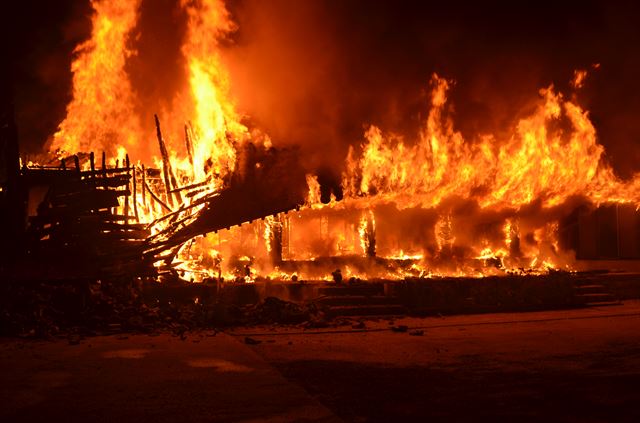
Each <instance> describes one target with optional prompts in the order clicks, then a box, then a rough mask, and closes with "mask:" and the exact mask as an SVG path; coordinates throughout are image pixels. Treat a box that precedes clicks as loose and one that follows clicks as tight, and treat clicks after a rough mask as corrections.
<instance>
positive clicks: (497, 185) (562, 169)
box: [344, 75, 637, 209]
mask: <svg viewBox="0 0 640 423" xmlns="http://www.w3.org/2000/svg"><path fill="white" fill-rule="evenodd" d="M431 84H432V100H431V109H430V111H429V115H428V118H427V120H426V122H425V124H424V126H423V129H422V131H421V132H420V134H419V135H418V138H417V140H416V141H415V143H413V145H411V146H408V145H407V144H406V143H405V141H404V140H402V139H399V138H398V137H396V136H393V135H385V134H384V133H383V132H382V131H381V130H380V129H379V128H377V127H375V126H371V127H370V128H369V129H368V130H367V131H366V133H365V139H366V142H365V144H364V145H363V148H362V154H361V157H360V160H359V161H358V162H357V163H356V165H355V166H354V168H353V170H352V171H351V172H350V174H347V175H346V180H345V182H344V186H345V189H346V191H347V192H349V194H350V195H351V196H370V195H375V196H377V197H379V198H394V199H396V200H397V199H399V198H400V197H403V196H404V197H405V198H406V199H405V200H402V201H398V203H399V204H400V205H401V206H403V207H412V206H415V205H420V206H422V207H426V208H430V207H435V206H437V205H438V204H441V203H442V201H443V200H445V199H447V198H450V197H453V196H458V197H462V198H473V199H476V200H477V201H478V203H479V204H480V205H481V206H482V207H483V208H487V207H495V208H515V209H517V208H520V207H522V206H525V205H527V204H530V203H531V202H533V201H536V200H539V201H542V203H543V205H544V206H546V207H552V206H556V205H559V204H561V203H563V202H564V201H565V200H566V199H567V198H569V197H572V196H578V195H581V196H585V197H587V198H589V199H591V200H592V201H593V202H594V203H596V204H598V203H600V202H603V201H607V200H611V199H615V200H616V201H627V202H629V201H635V198H637V196H634V195H633V193H635V192H637V182H636V181H635V180H634V181H631V182H629V183H624V182H622V181H619V180H618V179H617V178H616V177H615V175H614V173H613V171H612V169H611V168H610V167H609V166H608V165H607V164H606V163H605V162H604V161H603V160H602V157H603V153H604V149H603V147H602V146H601V145H600V144H598V143H597V137H596V131H595V128H594V127H593V124H592V123H591V121H590V120H589V116H588V112H586V111H585V110H583V109H582V108H581V107H580V106H579V105H577V104H575V103H573V102H571V101H568V100H565V99H564V97H563V95H562V94H560V93H558V92H556V91H555V89H554V88H553V86H550V87H548V88H545V89H542V90H540V97H541V99H540V102H539V104H538V106H537V107H536V110H535V112H534V113H533V114H532V115H531V116H528V117H526V118H524V119H521V120H520V122H519V123H518V124H517V126H516V128H515V129H514V132H513V134H512V135H511V137H510V138H509V139H506V140H499V139H496V137H494V136H493V135H485V136H483V137H482V138H481V139H479V140H478V141H476V142H468V141H467V140H464V139H463V137H462V135H461V134H460V133H459V132H457V131H456V130H455V129H454V126H453V122H452V120H451V118H450V117H449V116H447V115H446V113H445V105H446V102H447V97H446V94H447V91H448V90H449V86H450V83H449V81H447V80H446V79H443V78H441V77H439V76H438V75H434V76H433V78H432V81H431ZM559 124H565V125H567V126H568V127H569V129H568V130H567V131H562V130H560V129H557V130H553V129H551V128H552V127H553V126H554V125H556V126H558V125H559ZM352 160H353V159H352ZM350 188H351V189H350ZM354 188H355V189H354Z"/></svg>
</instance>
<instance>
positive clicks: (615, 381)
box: [0, 302, 640, 423]
mask: <svg viewBox="0 0 640 423" xmlns="http://www.w3.org/2000/svg"><path fill="white" fill-rule="evenodd" d="M390 323H391V322H389V321H387V320H379V321H373V320H367V321H366V322H365V325H366V329H365V330H360V329H352V328H351V327H349V326H347V327H343V328H342V329H339V330H335V329H332V330H306V331H305V330H302V329H300V328H287V329H284V328H281V327H280V328H278V327H259V328H256V327H252V328H243V329H236V330H235V331H234V332H233V333H232V334H231V335H235V336H230V335H225V334H218V335H217V336H208V335H211V333H207V332H203V333H199V334H190V335H188V336H187V338H186V339H185V340H181V339H180V338H179V337H172V336H171V335H160V336H142V335H136V336H128V337H127V336H119V337H118V336H109V337H96V338H90V339H86V340H83V341H82V342H81V343H80V344H79V345H70V344H69V342H67V341H66V340H65V341H56V342H29V341H18V340H6V339H5V340H1V341H0V374H2V384H1V386H0V421H3V422H26V421H29V422H30V421H38V422H40V421H52V422H54V421H56V422H57V421H65V422H87V421H91V422H118V423H121V422H122V423H124V422H146V421H148V422H170V421H178V422H194V421H195V422H200V421H214V422H218V421H222V422H224V421H285V422H286V421H327V422H330V421H338V420H339V419H340V418H341V419H343V420H346V421H374V422H375V421H381V422H382V421H385V422H389V421H393V422H396V421H448V422H450V421H509V422H513V421H518V422H522V421H532V422H533V421H535V422H540V421H545V422H547V421H549V422H553V421H562V422H618V421H628V422H638V421H640V302H627V303H626V304H625V305H623V306H615V307H602V308H592V309H584V310H570V311H553V312H537V313H520V314H487V315H474V316H454V317H446V318H445V317H431V318H424V319H417V318H403V319H401V320H396V321H394V322H393V325H395V326H398V325H407V326H409V329H408V332H406V333H396V332H392V331H391V330H390V329H389V328H390V327H391V326H392V325H391V324H390ZM417 328H420V330H422V331H423V334H422V336H412V335H410V334H409V332H411V331H412V330H415V329H417ZM245 336H250V337H251V338H253V339H256V340H258V341H261V342H260V343H259V344H258V345H254V346H249V345H247V344H245V342H244V339H245ZM275 369H277V371H276V370H275ZM282 375H284V377H283V376H282ZM321 404H323V405H321ZM329 410H331V411H329ZM336 416H337V417H336Z"/></svg>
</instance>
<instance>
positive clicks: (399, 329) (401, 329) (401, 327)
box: [391, 325, 409, 333]
mask: <svg viewBox="0 0 640 423" xmlns="http://www.w3.org/2000/svg"><path fill="white" fill-rule="evenodd" d="M408 330H409V326H407V325H398V326H391V331H392V332H397V333H405V332H407V331H408Z"/></svg>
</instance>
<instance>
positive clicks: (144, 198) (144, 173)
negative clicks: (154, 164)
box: [141, 165, 147, 207]
mask: <svg viewBox="0 0 640 423" xmlns="http://www.w3.org/2000/svg"><path fill="white" fill-rule="evenodd" d="M141 188H142V205H143V206H144V207H147V192H146V189H147V169H145V167H144V165H142V187H141Z"/></svg>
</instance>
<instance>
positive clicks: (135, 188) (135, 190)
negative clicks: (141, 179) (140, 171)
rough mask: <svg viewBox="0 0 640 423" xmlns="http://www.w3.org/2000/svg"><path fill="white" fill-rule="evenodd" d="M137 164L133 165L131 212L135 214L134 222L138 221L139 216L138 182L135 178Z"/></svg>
mask: <svg viewBox="0 0 640 423" xmlns="http://www.w3.org/2000/svg"><path fill="white" fill-rule="evenodd" d="M136 170H137V166H134V167H133V214H134V215H135V216H136V222H137V223H140V217H139V216H138V198H137V197H138V186H137V185H138V184H137V180H136Z"/></svg>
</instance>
